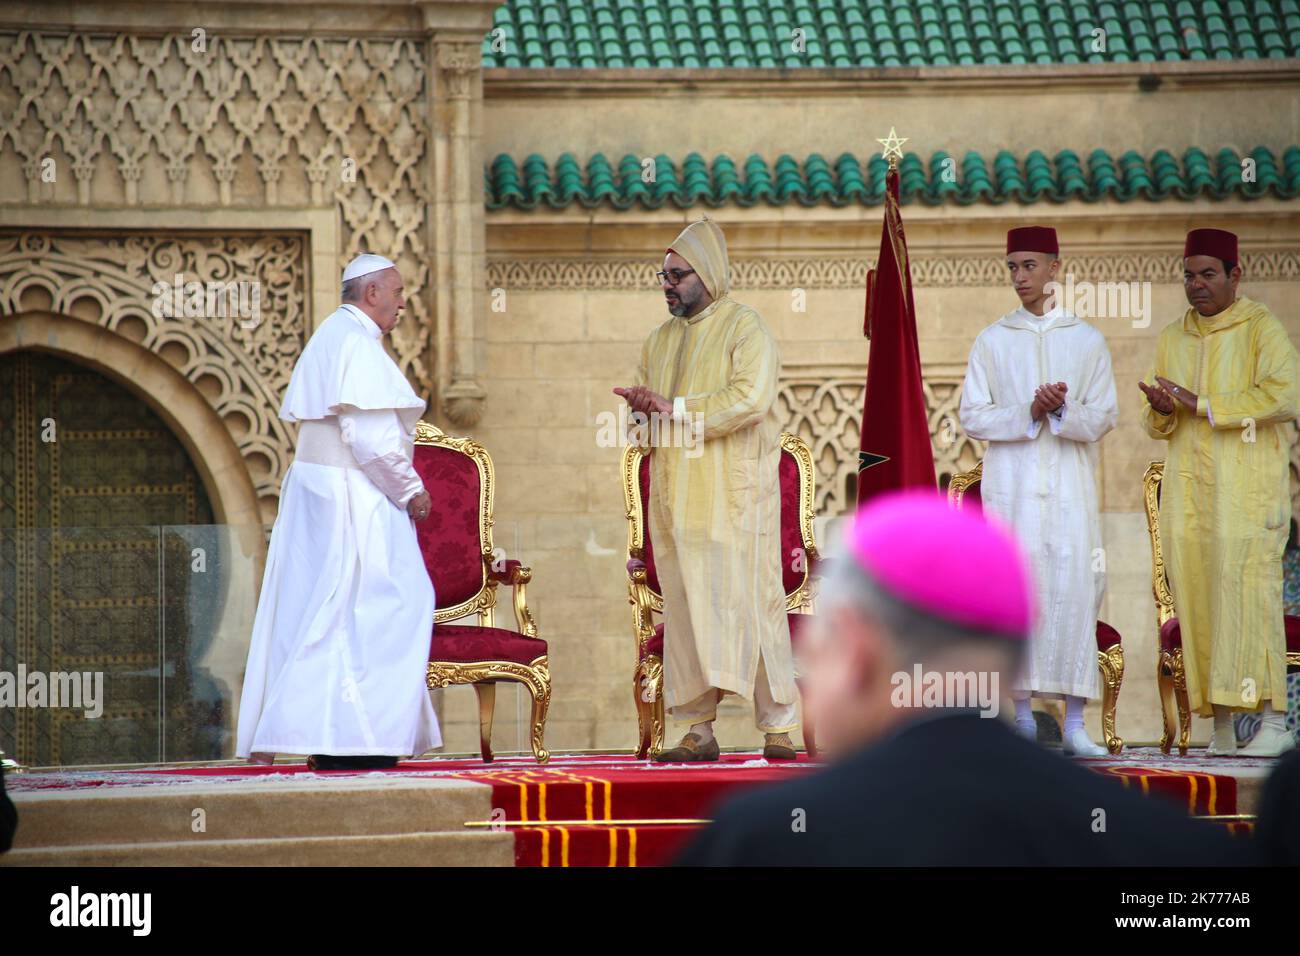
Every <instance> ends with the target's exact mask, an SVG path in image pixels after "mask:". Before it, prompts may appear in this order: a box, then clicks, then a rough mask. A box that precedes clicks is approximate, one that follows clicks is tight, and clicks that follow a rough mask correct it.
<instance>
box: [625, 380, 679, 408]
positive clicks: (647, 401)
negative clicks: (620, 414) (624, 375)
mask: <svg viewBox="0 0 1300 956" xmlns="http://www.w3.org/2000/svg"><path fill="white" fill-rule="evenodd" d="M614 394H615V395H618V396H619V397H620V398H623V399H625V400H626V401H627V403H628V405H630V406H631V408H632V411H634V412H641V413H643V414H646V415H649V414H650V413H651V412H658V413H659V414H661V415H671V414H672V413H673V404H672V402H670V401H668V399H666V398H664V397H663V396H662V395H660V394H659V393H658V392H655V391H652V390H651V389H649V388H647V387H646V386H645V385H633V386H631V387H630V388H616V389H614Z"/></svg>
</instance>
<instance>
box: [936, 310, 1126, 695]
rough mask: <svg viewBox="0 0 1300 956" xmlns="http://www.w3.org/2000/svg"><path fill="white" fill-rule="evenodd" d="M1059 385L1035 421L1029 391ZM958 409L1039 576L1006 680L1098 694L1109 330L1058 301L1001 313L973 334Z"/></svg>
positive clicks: (986, 477) (1042, 689)
mask: <svg viewBox="0 0 1300 956" xmlns="http://www.w3.org/2000/svg"><path fill="white" fill-rule="evenodd" d="M1056 382H1064V383H1065V384H1066V386H1067V391H1066V397H1065V408H1064V410H1063V412H1062V413H1061V414H1060V415H1059V416H1058V415H1045V416H1044V417H1043V418H1042V419H1039V420H1038V421H1037V422H1035V421H1033V418H1032V416H1031V415H1030V413H1029V408H1030V405H1031V404H1032V403H1033V400H1034V391H1035V390H1036V389H1037V388H1038V386H1040V385H1042V384H1044V383H1052V384H1055V383H1056ZM960 415H961V424H962V427H963V428H964V429H965V430H966V433H967V434H968V435H970V436H971V437H972V438H978V439H981V440H984V441H987V442H988V443H989V448H988V452H987V453H986V454H985V456H984V473H983V479H982V481H981V482H980V498H981V500H982V502H983V505H984V507H985V508H986V509H987V510H988V511H989V512H991V513H993V514H996V515H997V516H998V517H1000V518H1002V519H1003V520H1004V521H1006V522H1007V523H1008V524H1010V525H1011V527H1013V528H1014V529H1015V532H1016V536H1017V538H1018V539H1019V540H1020V543H1021V545H1022V546H1023V547H1024V549H1025V552H1026V554H1027V555H1028V557H1029V560H1030V562H1031V563H1032V565H1033V570H1034V576H1035V578H1036V580H1037V583H1038V621H1037V626H1036V628H1035V630H1034V634H1033V637H1032V639H1031V641H1030V646H1029V651H1030V653H1029V660H1028V662H1027V665H1026V668H1025V672H1024V674H1023V676H1022V679H1021V681H1020V682H1018V683H1017V684H1016V685H1015V686H1013V687H1012V688H1011V689H1012V690H1014V691H1021V692H1023V691H1029V692H1032V693H1038V694H1068V695H1071V696H1075V697H1086V698H1091V699H1095V698H1097V697H1098V696H1100V693H1099V690H1100V682H1099V680H1098V676H1097V637H1096V633H1097V614H1098V612H1099V611H1100V609H1101V599H1102V595H1103V593H1104V592H1105V590H1106V573H1105V562H1104V557H1103V553H1102V551H1101V550H1100V549H1101V547H1102V542H1101V519H1100V516H1099V514H1098V494H1097V477H1096V473H1097V442H1099V441H1100V440H1101V437H1102V436H1103V435H1105V434H1106V433H1107V432H1108V431H1110V430H1111V429H1112V428H1114V427H1115V421H1116V419H1117V418H1118V417H1119V409H1118V407H1117V405H1116V400H1115V377H1114V374H1113V373H1112V372H1111V364H1110V350H1109V349H1108V348H1107V347H1106V339H1105V337H1104V336H1103V335H1102V334H1101V333H1100V332H1098V331H1097V330H1096V329H1095V328H1093V327H1092V326H1091V325H1089V324H1088V323H1086V322H1084V321H1082V320H1081V319H1079V318H1078V317H1077V316H1075V315H1073V314H1072V313H1070V312H1066V311H1064V310H1062V309H1059V308H1058V309H1054V310H1052V311H1050V312H1048V313H1046V314H1045V315H1043V316H1042V317H1041V319H1040V317H1038V316H1035V315H1033V314H1032V313H1030V312H1029V311H1028V310H1027V309H1025V308H1023V307H1022V308H1019V309H1017V310H1016V311H1015V312H1012V313H1010V314H1009V315H1005V316H1003V317H1002V318H1001V319H999V320H998V321H997V322H995V323H993V324H992V325H990V326H989V327H988V328H986V329H985V330H984V331H983V332H981V333H980V334H979V337H978V338H976V339H975V345H974V347H973V348H972V349H971V354H970V363H969V365H968V367H967V370H966V382H965V385H964V386H963V389H962V397H961V412H960ZM1044 422H1046V423H1047V427H1046V428H1044V427H1043V424H1044ZM972 560H978V557H977V556H975V555H972Z"/></svg>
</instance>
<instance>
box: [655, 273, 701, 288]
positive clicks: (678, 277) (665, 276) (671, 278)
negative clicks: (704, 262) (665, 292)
mask: <svg viewBox="0 0 1300 956" xmlns="http://www.w3.org/2000/svg"><path fill="white" fill-rule="evenodd" d="M692 275H695V270H694V269H669V270H668V271H667V272H656V273H655V278H656V279H658V280H659V284H660V285H663V284H664V283H665V282H667V283H668V284H669V285H677V283H679V282H681V281H682V280H683V279H685V278H686V277H687V276H692Z"/></svg>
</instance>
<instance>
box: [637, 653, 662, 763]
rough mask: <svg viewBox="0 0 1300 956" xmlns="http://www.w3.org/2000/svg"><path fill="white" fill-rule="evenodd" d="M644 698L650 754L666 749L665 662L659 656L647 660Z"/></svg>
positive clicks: (651, 656)
mask: <svg viewBox="0 0 1300 956" xmlns="http://www.w3.org/2000/svg"><path fill="white" fill-rule="evenodd" d="M643 693H644V697H643V698H642V699H643V700H644V701H645V704H646V712H647V714H648V715H649V717H650V753H651V755H654V754H657V753H659V752H660V751H662V750H663V749H664V662H663V658H661V657H659V656H658V655H657V654H651V655H650V656H649V657H647V658H646V660H645V684H644V691H643Z"/></svg>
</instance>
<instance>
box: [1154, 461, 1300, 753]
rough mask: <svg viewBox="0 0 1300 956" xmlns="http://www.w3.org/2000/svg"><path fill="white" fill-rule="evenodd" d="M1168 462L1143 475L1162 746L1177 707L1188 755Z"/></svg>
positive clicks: (1298, 636)
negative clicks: (1166, 538) (1166, 525)
mask: <svg viewBox="0 0 1300 956" xmlns="http://www.w3.org/2000/svg"><path fill="white" fill-rule="evenodd" d="M1164 475H1165V463H1164V462H1163V461H1153V462H1151V464H1150V465H1148V466H1147V471H1146V474H1145V475H1143V476H1142V501H1143V504H1144V505H1145V506H1146V513H1147V531H1148V532H1149V533H1150V535H1151V594H1152V596H1153V597H1154V598H1155V601H1156V627H1157V628H1159V631H1160V659H1159V663H1158V664H1157V668H1156V682H1157V685H1158V687H1159V690H1160V717H1161V720H1162V724H1163V728H1162V731H1161V734H1160V749H1161V750H1162V751H1164V752H1165V753H1169V752H1170V750H1172V749H1173V739H1174V716H1173V711H1174V709H1175V707H1176V708H1177V711H1178V755H1179V756H1180V757H1183V756H1186V755H1187V745H1188V740H1189V738H1190V737H1191V733H1192V713H1191V706H1190V704H1189V701H1188V699H1187V672H1186V671H1185V670H1184V669H1183V636H1182V631H1181V629H1180V628H1179V626H1178V617H1177V614H1176V612H1175V610H1174V593H1173V591H1172V590H1171V589H1170V587H1169V571H1168V569H1167V568H1166V567H1165V552H1164V546H1163V545H1162V544H1161V541H1160V482H1161V480H1162V479H1163V478H1164ZM1285 625H1286V665H1287V670H1288V671H1290V670H1293V669H1296V668H1300V618H1297V617H1294V616H1292V615H1289V614H1288V615H1286V617H1285Z"/></svg>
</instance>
